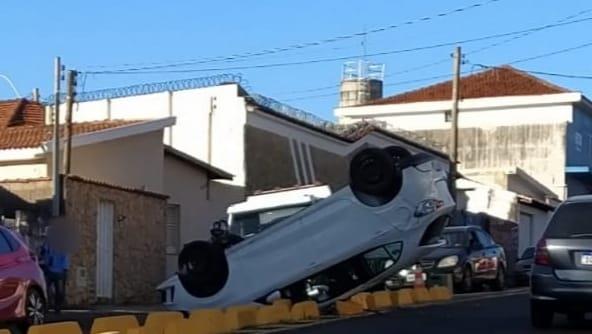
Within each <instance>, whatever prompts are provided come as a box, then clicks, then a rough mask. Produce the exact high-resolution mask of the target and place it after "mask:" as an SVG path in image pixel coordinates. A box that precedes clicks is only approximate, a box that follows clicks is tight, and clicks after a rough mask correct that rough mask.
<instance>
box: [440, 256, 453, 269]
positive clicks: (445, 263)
mask: <svg viewBox="0 0 592 334" xmlns="http://www.w3.org/2000/svg"><path fill="white" fill-rule="evenodd" d="M457 263H458V256H456V255H451V256H447V257H445V258H443V259H442V260H440V262H438V268H447V267H454V266H456V264H457Z"/></svg>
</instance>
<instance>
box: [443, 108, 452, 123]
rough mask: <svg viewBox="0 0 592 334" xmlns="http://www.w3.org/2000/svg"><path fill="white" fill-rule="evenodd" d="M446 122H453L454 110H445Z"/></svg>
mask: <svg viewBox="0 0 592 334" xmlns="http://www.w3.org/2000/svg"><path fill="white" fill-rule="evenodd" d="M444 122H452V111H451V110H446V111H445V112H444Z"/></svg>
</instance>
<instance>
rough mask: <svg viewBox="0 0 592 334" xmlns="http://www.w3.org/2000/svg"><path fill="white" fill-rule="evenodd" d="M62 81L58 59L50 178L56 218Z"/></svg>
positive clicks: (58, 188) (58, 206)
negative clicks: (51, 179)
mask: <svg viewBox="0 0 592 334" xmlns="http://www.w3.org/2000/svg"><path fill="white" fill-rule="evenodd" d="M61 80H62V62H61V59H60V57H56V58H55V83H54V98H55V101H54V106H53V143H52V144H53V147H52V153H53V155H52V164H53V171H52V178H53V202H52V214H53V216H54V217H58V216H59V215H60V213H61V210H60V206H61V200H62V189H61V182H60V181H61V180H60V82H61Z"/></svg>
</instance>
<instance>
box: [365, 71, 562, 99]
mask: <svg viewBox="0 0 592 334" xmlns="http://www.w3.org/2000/svg"><path fill="white" fill-rule="evenodd" d="M568 91H569V90H568V89H565V88H563V87H559V86H556V85H554V84H552V83H550V82H548V81H545V80H542V79H539V78H537V77H535V76H533V75H530V74H528V73H525V72H522V71H520V70H518V69H515V68H513V67H511V66H507V65H506V66H502V67H496V68H492V69H488V70H486V71H483V72H480V73H476V74H472V75H468V76H465V77H462V78H461V80H460V98H461V99H473V98H480V97H500V96H516V95H542V94H555V93H565V92H568ZM451 97H452V80H449V81H445V82H441V83H437V84H435V85H431V86H427V87H423V88H420V89H416V90H412V91H409V92H405V93H402V94H398V95H394V96H390V97H386V98H383V99H379V100H375V101H371V102H369V103H367V104H397V103H412V102H428V101H444V100H450V99H451Z"/></svg>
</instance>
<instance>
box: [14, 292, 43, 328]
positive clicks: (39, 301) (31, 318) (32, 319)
mask: <svg viewBox="0 0 592 334" xmlns="http://www.w3.org/2000/svg"><path fill="white" fill-rule="evenodd" d="M26 298H27V299H26V300H25V319H23V321H22V322H21V323H20V324H19V327H20V328H19V329H20V330H21V331H22V332H23V333H26V332H27V330H28V329H29V327H31V326H33V325H41V324H43V323H44V322H45V314H46V313H47V301H46V300H45V297H44V296H43V293H42V292H41V291H40V290H39V289H37V288H35V287H32V288H29V290H28V291H27V296H26Z"/></svg>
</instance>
